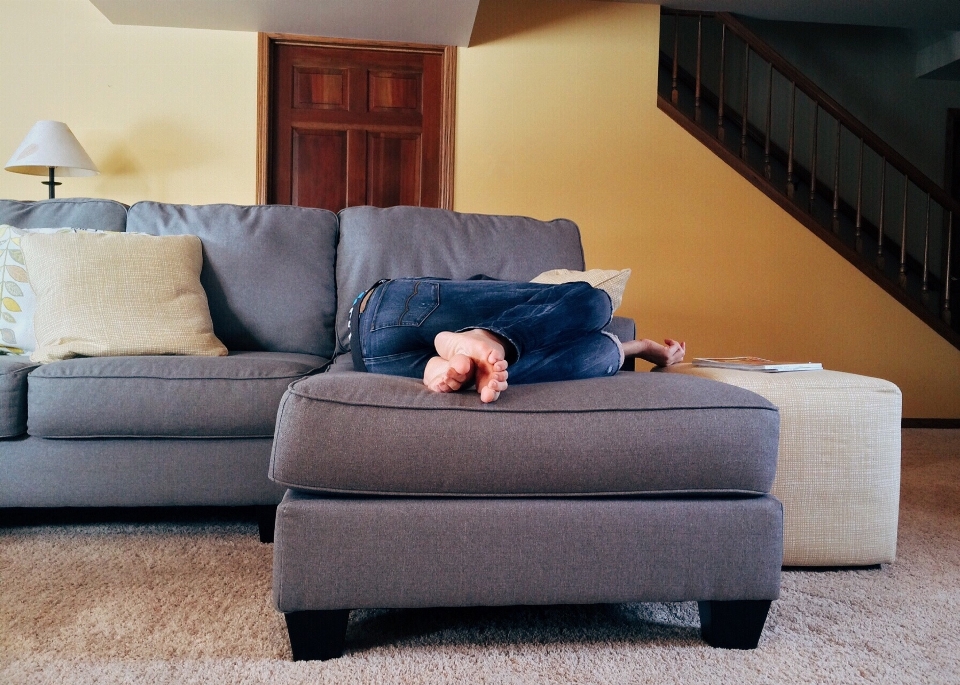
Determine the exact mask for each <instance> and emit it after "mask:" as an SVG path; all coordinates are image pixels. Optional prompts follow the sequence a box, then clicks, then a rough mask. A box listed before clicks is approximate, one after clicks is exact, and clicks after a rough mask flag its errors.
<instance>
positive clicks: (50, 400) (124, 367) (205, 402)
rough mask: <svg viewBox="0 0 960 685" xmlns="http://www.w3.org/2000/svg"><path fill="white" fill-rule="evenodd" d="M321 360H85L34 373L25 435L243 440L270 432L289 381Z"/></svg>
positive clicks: (272, 356) (264, 356)
mask: <svg viewBox="0 0 960 685" xmlns="http://www.w3.org/2000/svg"><path fill="white" fill-rule="evenodd" d="M326 362H327V360H326V359H324V358H322V357H314V356H312V355H305V354H291V353H281V352H235V353H231V354H230V355H229V356H226V357H175V356H150V357H89V358H78V359H68V360H65V361H61V362H54V363H52V364H45V365H43V366H41V367H39V368H37V369H36V370H35V371H33V373H32V374H31V375H30V378H29V390H28V407H29V420H28V432H29V433H30V435H33V436H37V437H43V438H100V437H137V438H145V437H165V438H188V437H189V438H197V437H205V438H240V437H243V438H249V437H270V436H272V435H273V430H274V423H275V421H276V415H277V406H278V404H279V403H280V398H281V397H282V396H283V393H284V391H285V390H286V388H287V386H288V385H289V384H290V383H291V382H292V381H294V380H296V379H298V378H301V377H303V376H306V375H308V374H311V373H315V372H316V371H318V370H320V369H322V368H323V366H324V365H325V364H326Z"/></svg>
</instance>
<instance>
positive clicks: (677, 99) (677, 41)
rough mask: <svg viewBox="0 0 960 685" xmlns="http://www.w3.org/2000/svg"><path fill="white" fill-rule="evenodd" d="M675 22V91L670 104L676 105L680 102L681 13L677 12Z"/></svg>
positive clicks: (672, 91) (671, 94)
mask: <svg viewBox="0 0 960 685" xmlns="http://www.w3.org/2000/svg"><path fill="white" fill-rule="evenodd" d="M673 16H674V22H673V86H672V88H673V90H671V91H670V102H672V103H673V104H674V105H676V104H678V103H679V102H680V91H679V90H677V68H678V62H679V55H680V13H679V12H677V13H676V14H675V15H673Z"/></svg>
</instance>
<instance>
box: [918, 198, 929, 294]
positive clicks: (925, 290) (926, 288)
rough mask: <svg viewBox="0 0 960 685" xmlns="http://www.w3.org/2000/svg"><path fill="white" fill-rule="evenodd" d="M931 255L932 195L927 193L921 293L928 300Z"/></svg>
mask: <svg viewBox="0 0 960 685" xmlns="http://www.w3.org/2000/svg"><path fill="white" fill-rule="evenodd" d="M929 254H930V193H927V219H926V224H925V225H924V228H923V286H922V287H921V289H920V290H921V291H922V292H923V298H924V299H927V298H928V297H929V296H930V287H929V285H928V284H927V268H928V265H927V257H928V256H929Z"/></svg>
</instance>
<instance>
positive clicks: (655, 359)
mask: <svg viewBox="0 0 960 685" xmlns="http://www.w3.org/2000/svg"><path fill="white" fill-rule="evenodd" d="M663 342H664V344H663V345H661V344H660V343H658V342H654V341H653V340H642V341H640V345H639V346H640V347H641V351H640V352H639V353H638V354H637V356H638V357H640V358H641V359H644V360H646V361H648V362H650V363H651V364H656V365H657V366H671V365H673V364H677V363H679V362H682V361H683V355H684V353H685V352H686V351H687V344H686V343H683V342H677V341H676V340H671V339H670V338H667V339H666V340H664V341H663Z"/></svg>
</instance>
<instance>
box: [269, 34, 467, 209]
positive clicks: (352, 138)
mask: <svg viewBox="0 0 960 685" xmlns="http://www.w3.org/2000/svg"><path fill="white" fill-rule="evenodd" d="M270 46H271V47H270V53H269V54H270V67H269V69H268V74H269V81H270V82H269V87H268V90H269V93H270V98H269V103H268V108H269V109H268V117H269V122H270V123H269V133H270V136H269V140H270V144H269V145H268V146H267V157H268V160H267V164H266V173H267V182H266V184H265V185H266V201H267V202H274V203H283V204H296V205H300V206H305V207H323V208H326V209H330V210H332V211H339V210H341V209H343V208H344V207H348V206H353V205H361V204H369V205H375V206H379V207H390V206H393V205H398V204H408V205H420V206H425V207H439V206H440V198H441V197H442V196H447V197H448V196H449V191H448V190H447V191H445V192H441V183H443V182H444V181H445V175H444V174H443V173H441V170H442V168H443V167H444V166H445V165H444V160H442V159H441V157H442V154H443V153H444V141H445V138H444V136H445V135H447V136H449V132H446V133H445V131H444V126H445V125H450V126H451V127H452V119H451V118H450V117H445V116H444V102H445V101H444V96H445V92H444V88H445V80H446V79H447V78H448V77H447V75H446V74H445V72H444V69H445V62H444V60H445V54H446V53H445V52H444V51H443V49H442V48H434V49H423V50H420V49H413V48H412V47H403V48H390V49H386V48H381V49H371V48H369V47H368V46H364V47H362V48H361V47H356V46H353V45H350V46H329V45H310V44H303V43H300V42H294V43H286V42H282V41H276V42H274V43H271V44H270ZM446 88H449V84H448V85H447V86H446ZM447 96H448V97H449V95H447ZM450 106H451V107H452V102H451V103H450ZM262 130H263V127H261V131H262ZM446 166H449V160H447V161H446Z"/></svg>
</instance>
